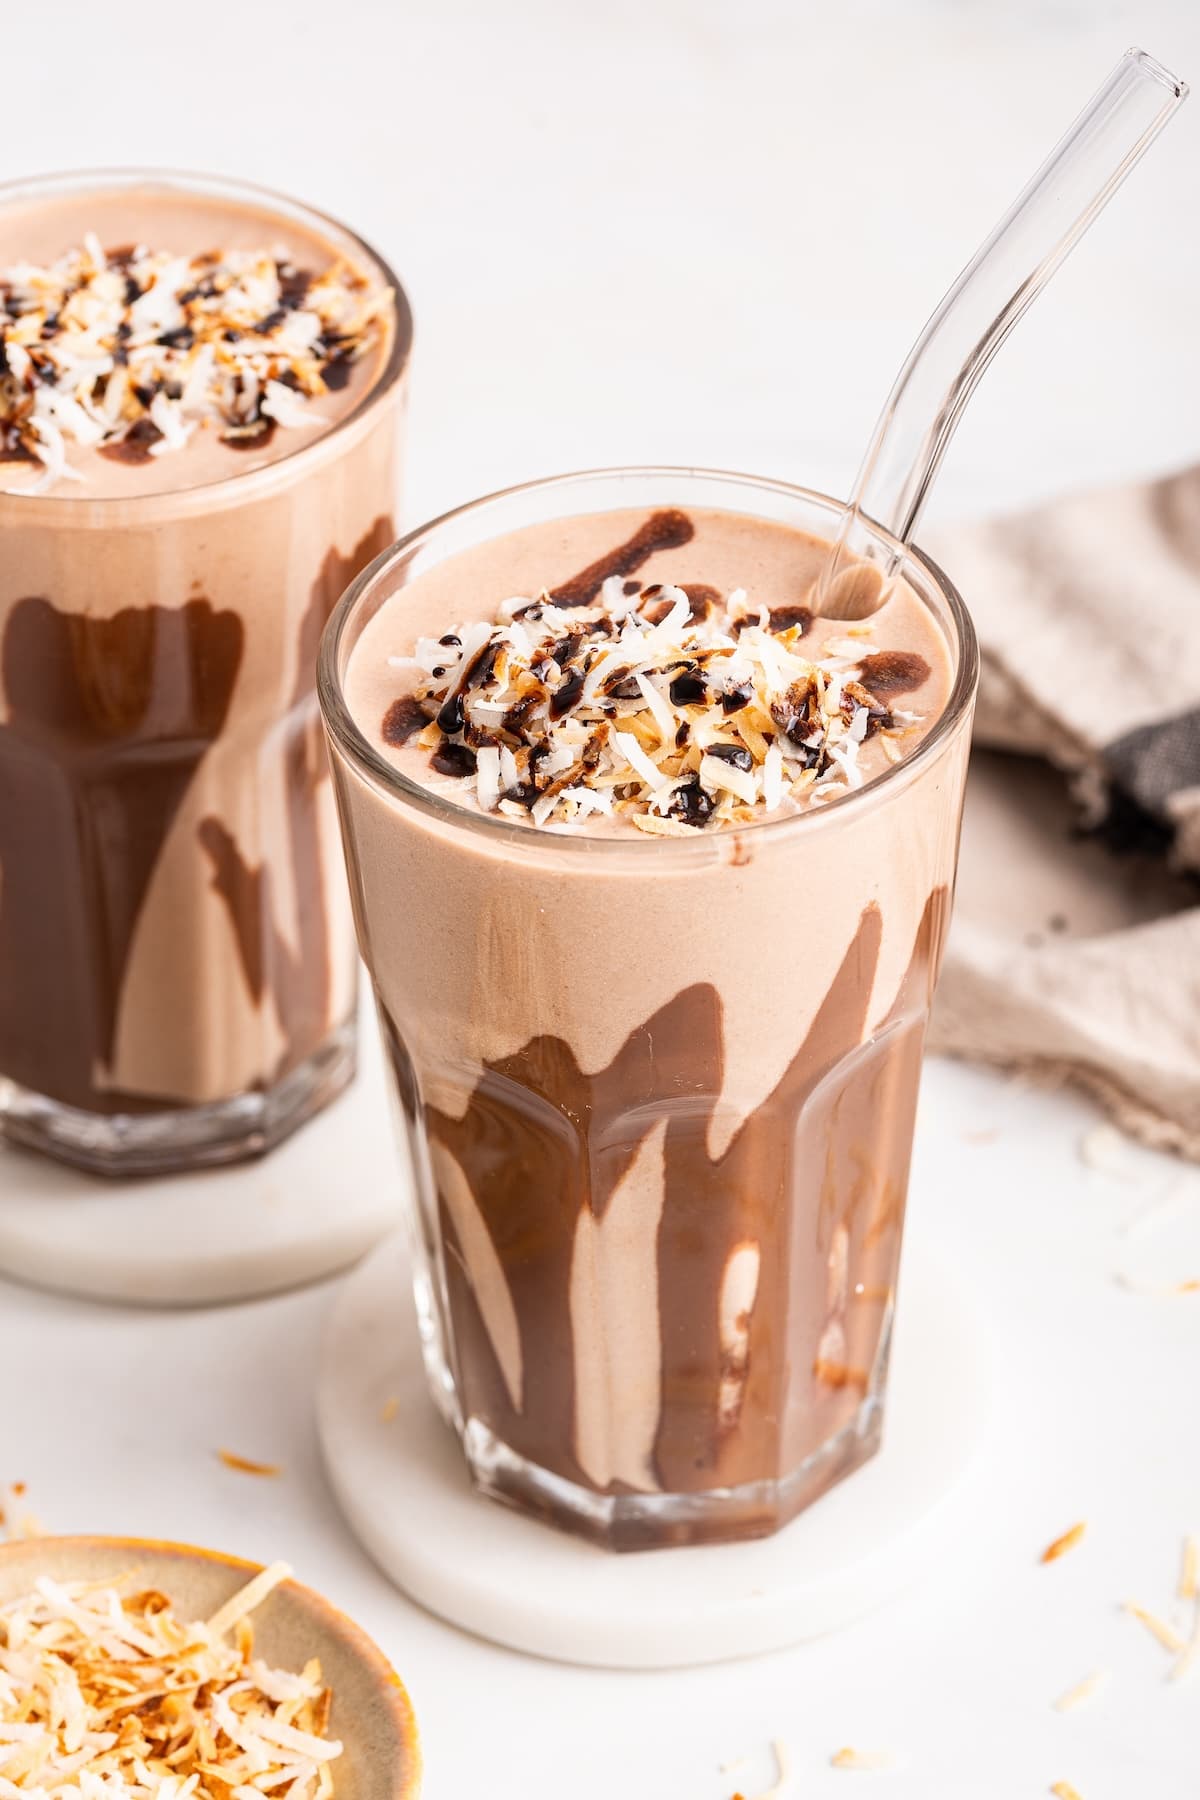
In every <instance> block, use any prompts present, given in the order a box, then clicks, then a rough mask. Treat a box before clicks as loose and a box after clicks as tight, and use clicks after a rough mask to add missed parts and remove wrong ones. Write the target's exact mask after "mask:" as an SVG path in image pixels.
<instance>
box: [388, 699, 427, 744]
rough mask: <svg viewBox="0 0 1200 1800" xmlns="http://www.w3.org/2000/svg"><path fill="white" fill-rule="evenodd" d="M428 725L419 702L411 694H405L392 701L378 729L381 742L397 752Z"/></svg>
mask: <svg viewBox="0 0 1200 1800" xmlns="http://www.w3.org/2000/svg"><path fill="white" fill-rule="evenodd" d="M428 723H429V714H428V713H427V712H426V711H425V708H424V707H423V706H422V705H421V702H420V701H419V700H415V699H414V698H413V696H412V695H411V694H405V695H403V696H402V697H401V698H400V699H399V700H393V701H392V704H391V705H390V706H389V707H388V709H387V711H386V712H385V713H384V715H383V725H382V726H381V728H380V729H381V731H382V734H383V741H384V743H385V744H391V746H392V747H393V749H397V750H398V749H399V748H400V746H401V745H402V744H407V742H408V740H409V738H411V737H416V735H417V733H418V731H424V729H425V727H426V726H427V725H428Z"/></svg>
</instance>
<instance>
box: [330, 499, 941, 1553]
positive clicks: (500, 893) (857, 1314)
mask: <svg viewBox="0 0 1200 1800" xmlns="http://www.w3.org/2000/svg"><path fill="white" fill-rule="evenodd" d="M664 508H670V509H677V511H676V516H677V513H678V510H679V509H681V510H682V511H683V512H684V513H691V512H695V513H696V514H697V516H699V514H700V512H701V511H703V510H704V509H715V510H716V511H717V512H719V513H720V514H721V515H722V516H728V515H740V522H739V525H738V529H739V531H741V532H742V535H743V537H745V538H746V541H747V543H752V540H753V535H754V532H755V530H757V529H758V528H759V527H760V526H761V527H762V529H763V530H768V531H769V530H771V529H773V528H777V527H779V526H786V527H792V528H794V529H795V530H796V531H797V532H800V533H806V534H815V535H816V536H818V537H820V538H821V539H823V540H828V539H830V538H832V537H833V536H834V535H835V534H836V530H837V527H838V524H839V522H840V519H841V516H842V511H843V509H842V507H841V505H840V504H839V503H837V502H835V501H833V500H830V499H827V498H825V497H824V496H822V495H819V494H815V493H810V492H805V491H802V490H800V489H797V488H793V487H789V486H786V485H784V484H782V483H778V482H771V481H763V480H755V479H751V478H748V477H744V476H736V475H724V474H712V473H704V472H698V471H694V470H690V471H679V470H664V469H647V470H625V471H610V472H602V473H596V474H588V475H580V476H567V477H563V478H561V479H558V480H552V481H547V482H541V483H536V484H533V485H531V486H528V487H524V488H518V489H514V490H512V491H510V492H507V493H503V494H498V495H495V496H493V497H491V498H489V499H485V500H481V501H479V502H477V503H476V504H474V505H471V506H467V507H464V508H462V509H461V510H459V511H457V512H454V513H450V514H448V515H446V516H445V517H444V518H442V519H439V520H437V521H435V522H434V523H433V524H431V525H428V526H426V527H425V528H424V529H422V530H420V531H416V532H414V533H413V534H412V535H410V536H409V537H406V538H405V539H404V540H403V541H402V542H401V543H399V544H398V545H397V546H395V547H394V548H393V549H392V550H390V551H388V552H387V553H385V555H383V556H382V557H380V558H379V559H377V561H376V562H375V563H374V564H373V565H372V567H371V568H370V569H368V570H367V571H366V572H365V573H364V574H363V575H362V576H360V577H359V579H358V580H357V581H356V582H354V583H353V584H352V586H351V588H350V589H349V591H348V593H347V594H346V596H345V598H344V599H343V600H342V602H341V604H340V606H339V607H338V609H337V612H336V613H335V615H334V617H333V619H332V621H331V623H330V626H329V628H328V630H327V632H326V634H325V638H324V641H323V645H322V654H321V662H320V672H319V690H320V696H321V703H322V707H323V710H324V715H325V721H326V727H327V731H328V734H329V740H330V744H331V747H332V753H333V765H334V777H335V787H336V792H337V798H338V805H339V809H340V813H341V821H342V831H343V836H344V840H345V845H346V851H347V858H348V862H349V868H350V879H351V888H352V893H353V901H354V909H355V918H356V923H357V928H358V934H359V943H360V947H361V949H362V953H363V956H364V958H365V960H366V964H367V967H368V970H369V972H370V975H371V979H372V982H373V984H374V989H375V995H376V999H377V1002H378V1008H379V1016H380V1021H381V1025H382V1030H383V1037H384V1043H385V1046H386V1050H387V1054H388V1058H389V1061H390V1064H391V1069H392V1075H393V1080H394V1085H395V1093H396V1096H397V1099H398V1102H399V1105H398V1108H397V1114H398V1117H399V1118H400V1120H401V1137H402V1152H403V1155H404V1157H405V1158H406V1159H407V1161H408V1162H409V1163H410V1165H411V1175H412V1191H413V1192H414V1193H415V1196H416V1201H415V1209H414V1213H413V1217H412V1220H411V1224H412V1240H413V1246H414V1281H415V1290H416V1304H417V1310H418V1313H419V1318H420V1323H421V1329H422V1334H423V1341H424V1349H425V1356H426V1362H427V1369H428V1374H429V1378H430V1382H431V1386H432V1390H433V1394H434V1397H435V1400H436V1401H437V1403H438V1404H439V1406H440V1407H441V1409H442V1411H443V1413H444V1415H445V1416H446V1418H447V1419H448V1420H449V1421H450V1423H451V1424H452V1425H453V1427H454V1429H455V1430H456V1431H457V1433H458V1435H459V1437H460V1439H461V1442H462V1447H463V1450H464V1452H465V1455H466V1458H467V1461H468V1463H469V1465H470V1469H471V1474H472V1476H473V1479H474V1481H475V1482H476V1484H477V1485H478V1486H479V1487H480V1488H481V1489H483V1490H484V1491H486V1492H488V1493H490V1494H492V1495H495V1496H498V1497H500V1498H502V1499H504V1500H506V1501H508V1502H510V1503H513V1504H515V1505H517V1506H519V1507H521V1508H524V1509H525V1510H528V1511H530V1512H532V1513H535V1514H538V1515H540V1516H543V1517H545V1518H548V1519H551V1520H553V1521H555V1522H556V1523H558V1524H560V1525H563V1526H566V1527H567V1528H568V1529H571V1530H574V1531H577V1532H579V1533H582V1534H584V1535H586V1536H588V1537H591V1538H593V1539H595V1540H597V1541H598V1542H600V1543H602V1544H604V1545H607V1546H610V1547H613V1548H628V1547H635V1546H642V1545H661V1544H676V1543H694V1542H708V1541H718V1540H722V1539H732V1538H740V1537H750V1536H755V1535H760V1534H764V1533H767V1532H770V1531H773V1530H775V1529H776V1528H777V1527H778V1526H780V1525H781V1524H782V1523H784V1522H785V1521H786V1520H788V1519H789V1518H791V1517H792V1516H793V1515H794V1514H795V1513H797V1512H798V1511H799V1510H800V1509H801V1508H803V1507H804V1506H806V1505H808V1504H809V1503H810V1502H811V1501H812V1500H814V1499H815V1498H816V1497H817V1496H818V1495H820V1494H821V1493H823V1492H824V1491H825V1490H826V1489H827V1488H829V1487H830V1486H831V1485H832V1484H833V1483H834V1482H836V1481H838V1480H839V1479H841V1478H842V1477H843V1476H844V1475H846V1474H847V1473H848V1472H849V1471H851V1470H852V1469H854V1468H855V1467H857V1466H858V1465H859V1464H860V1463H862V1462H863V1461H864V1460H865V1459H866V1458H868V1457H869V1456H870V1455H871V1454H872V1453H873V1452H874V1450H875V1449H876V1447H877V1446H878V1444H879V1441H880V1433H881V1426H882V1419H883V1408H884V1400H885V1393H886V1382H887V1365H888V1349H889V1344H890V1342H891V1335H892V1322H893V1317H894V1312H895V1306H896V1294H897V1279H898V1274H899V1267H900V1246H901V1230H902V1225H903V1219H904V1209H905V1198H906V1190H907V1185H908V1170H909V1157H910V1151H911V1145H912V1136H913V1120H914V1109H915V1105H916V1098H917V1086H918V1080H919V1076H920V1067H921V1053H922V1041H923V1037H924V1033H925V1026H926V1019H927V1016H928V1012H929V1006H930V999H931V995H932V992H933V986H934V981H935V978H936V975H937V970H938V964H939V959H940V956H941V950H942V944H943V939H944V935H945V930H946V924H947V919H948V915H949V910H950V902H951V894H952V889H953V884H954V876H955V862H956V855H957V845H958V829H959V815H960V807H961V800H962V791H963V779H964V773H965V768H966V760H967V751H968V740H969V728H970V721H971V713H972V707H973V703H974V694H975V684H976V673H977V657H976V646H975V639H974V635H973V632H972V629H971V624H970V621H969V618H968V616H967V613H966V611H965V609H964V607H963V604H962V602H961V600H960V599H959V597H958V595H957V594H956V592H955V590H954V588H953V587H952V586H951V585H950V583H949V582H948V581H947V579H946V578H945V576H944V575H943V574H942V573H941V572H940V571H939V570H938V569H937V568H936V567H935V566H934V565H933V564H932V563H931V562H929V561H928V559H927V558H925V557H924V556H923V555H921V554H920V552H918V551H915V550H913V551H910V552H908V553H907V555H906V558H905V561H904V571H903V573H904V579H905V580H906V581H907V583H908V587H909V589H910V590H911V593H912V595H913V596H915V604H916V606H917V610H918V611H919V613H920V615H921V618H922V620H923V621H924V623H925V624H926V625H927V627H928V629H929V631H930V632H931V633H932V634H934V635H935V636H936V637H937V638H938V639H939V641H944V645H945V650H946V658H947V661H946V669H947V683H948V685H947V689H946V696H947V697H946V700H945V704H944V706H943V708H942V710H941V714H940V717H938V719H937V722H936V723H935V724H933V726H932V728H931V729H930V730H929V731H928V733H927V735H926V736H925V737H924V738H923V740H922V741H921V742H920V744H919V745H918V747H917V748H916V749H915V750H914V751H913V753H912V754H911V755H909V756H907V757H906V758H905V759H904V760H901V761H897V762H896V763H895V764H894V766H891V767H889V768H887V769H886V771H885V772H884V773H883V774H882V775H881V776H880V777H879V778H878V779H876V780H874V781H872V782H870V783H869V784H868V785H866V786H864V787H863V788H861V789H860V790H858V791H851V792H848V793H846V794H845V795H844V796H843V797H841V798H836V799H832V800H830V801H829V802H828V803H827V804H825V805H824V806H823V807H820V808H815V809H813V810H810V811H807V812H802V813H796V814H793V815H791V816H779V817H767V818H764V819H763V820H762V821H761V822H758V823H754V824H748V825H746V826H744V827H741V828H736V829H729V830H720V831H714V832H705V831H696V832H693V833H691V834H689V835H687V836H670V837H658V836H656V837H644V836H642V835H641V834H639V833H638V832H624V833H621V832H608V833H600V834H598V835H588V834H585V833H574V834H567V833H562V832H553V831H539V830H535V829H532V828H530V827H529V826H528V825H524V824H521V823H518V822H515V821H514V820H512V819H510V818H507V817H504V816H501V815H498V814H495V813H485V812H481V811H479V810H477V809H472V808H469V807H466V806H463V805H460V804H456V803H455V802H454V801H453V799H452V798H448V797H447V795H446V793H445V792H439V791H434V789H433V788H431V786H430V785H428V784H426V783H424V782H422V781H420V780H416V779H412V778H411V777H410V776H409V775H408V774H406V773H405V772H404V771H403V770H401V769H399V768H398V767H397V766H396V764H395V761H394V760H392V759H390V758H389V757H387V756H385V755H383V754H381V751H380V747H379V740H378V721H377V720H376V719H375V718H374V717H370V718H367V717H365V716H362V713H361V710H360V712H359V713H357V714H356V712H355V710H354V707H353V705H352V703H351V702H349V701H348V699H347V691H348V686H349V687H351V688H352V687H353V683H348V673H349V671H350V670H351V666H352V664H353V661H354V658H355V652H356V647H357V646H358V645H359V644H360V642H361V640H362V638H363V634H364V632H365V631H366V630H367V628H368V627H369V626H370V624H371V622H372V621H373V620H375V619H376V618H377V617H378V616H379V615H380V613H381V609H383V608H386V607H392V608H399V609H400V611H399V613H398V614H397V615H396V616H397V617H403V618H406V619H407V620H408V624H409V626H410V627H411V631H412V633H413V634H414V635H415V634H425V635H433V636H436V635H437V634H438V633H439V632H446V633H449V632H451V631H452V630H453V629H454V626H455V625H456V624H457V623H458V622H459V621H461V620H462V619H463V618H464V617H470V616H471V615H470V614H469V612H467V611H466V608H467V606H468V605H469V601H470V596H471V593H472V591H473V589H476V590H477V588H478V585H479V581H480V578H481V574H486V572H487V570H488V568H489V560H490V559H491V560H493V561H494V563H495V567H496V569H497V571H500V570H501V568H502V566H503V569H504V572H503V573H501V572H497V573H496V576H495V582H494V584H493V585H494V586H495V591H496V595H497V597H499V596H501V595H503V594H504V593H517V594H525V593H528V592H530V589H529V588H528V587H526V586H523V585H521V586H515V587H514V586H510V585H508V574H507V566H508V565H509V564H510V563H511V561H512V558H513V556H514V555H520V556H525V557H526V563H525V566H526V567H531V566H534V564H536V563H538V560H539V559H538V558H537V557H534V559H533V563H530V561H529V558H528V556H527V555H526V553H527V552H531V547H532V549H535V550H537V549H539V548H540V550H541V551H544V552H545V554H544V556H541V558H540V562H541V566H550V567H554V568H556V569H557V570H558V571H560V572H561V573H563V574H565V573H567V572H569V570H570V568H571V567H572V566H573V565H574V564H577V563H579V562H581V561H586V560H587V559H586V558H584V557H581V556H580V555H578V554H577V551H576V548H574V547H573V539H574V537H575V535H576V527H577V525H578V523H579V521H580V519H581V517H583V516H584V515H587V517H588V518H591V517H592V515H596V514H605V513H608V512H617V511H620V512H621V514H622V516H627V515H628V514H629V512H630V509H644V511H645V513H647V514H654V513H656V512H660V511H661V509H664ZM739 541H740V540H739ZM809 541H810V544H811V539H810V540H809ZM513 546H517V550H516V551H514V548H513ZM522 546H523V547H524V548H522ZM451 559H461V567H462V568H463V569H464V570H466V571H468V574H467V575H465V576H464V577H463V579H462V580H461V581H460V580H457V579H450V580H447V581H443V582H441V583H440V584H439V586H438V588H437V591H438V592H439V593H440V594H442V595H443V596H446V595H449V599H446V598H443V599H442V600H440V601H439V602H438V607H444V608H447V609H448V608H449V607H450V606H456V607H457V608H458V609H459V610H458V611H457V614H456V615H455V614H452V613H451V612H450V611H449V610H443V611H441V613H440V615H439V612H438V607H434V608H433V610H432V611H431V608H430V605H429V604H427V603H425V602H424V601H423V600H422V594H423V593H424V592H426V591H429V584H428V583H426V584H425V587H424V588H422V587H421V586H420V585H419V584H420V583H421V579H422V577H425V576H429V575H430V574H431V573H432V572H436V571H437V570H438V569H439V568H441V567H442V566H443V565H448V566H449V565H450V563H451ZM455 566H458V565H457V564H456V565H455ZM663 568H664V573H663V575H662V576H659V577H658V579H670V578H671V577H670V575H669V572H668V571H669V559H665V560H664V564H663ZM450 573H451V574H453V567H451V569H450ZM414 584H418V585H414ZM410 588H411V589H412V593H411V597H410V596H409V594H408V593H407V590H408V589H410ZM455 641H457V640H455Z"/></svg>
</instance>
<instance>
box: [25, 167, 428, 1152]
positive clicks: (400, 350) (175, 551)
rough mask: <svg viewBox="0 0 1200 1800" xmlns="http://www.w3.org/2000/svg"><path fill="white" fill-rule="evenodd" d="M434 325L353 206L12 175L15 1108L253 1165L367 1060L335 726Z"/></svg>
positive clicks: (104, 1138) (34, 1118)
mask: <svg viewBox="0 0 1200 1800" xmlns="http://www.w3.org/2000/svg"><path fill="white" fill-rule="evenodd" d="M410 341H411V319H410V316H409V313H408V308H407V303H406V301H405V298H404V295H403V292H402V291H401V289H400V288H399V286H398V284H397V282H396V280H395V277H394V276H393V274H392V272H391V271H390V269H388V267H387V265H386V264H385V263H383V262H382V260H381V259H380V258H379V257H378V256H376V255H375V253H374V252H373V251H372V250H371V249H370V248H369V246H367V245H366V244H365V243H363V242H362V241H361V240H360V239H358V238H357V237H355V236H354V235H353V234H352V233H351V232H349V231H348V230H347V229H346V228H345V227H343V226H341V225H339V224H338V223H337V222H336V221H334V220H332V219H328V218H326V217H324V216H323V215H320V214H317V213H314V212H311V211H310V210H309V209H307V208H305V207H303V206H301V205H299V204H297V203H295V202H292V201H290V200H287V199H286V198H283V197H281V196H277V195H274V194H268V193H264V192H262V191H260V190H257V189H254V188H251V187H248V186H246V185H244V184H241V183H237V182H229V181H224V180H221V179H219V178H214V179H209V178H194V177H189V176H175V175H158V174H154V173H142V172H137V171H133V172H128V171H125V172H116V173H112V174H107V173H100V174H94V175H93V174H88V175H80V176H64V177H51V178H47V179H45V180H41V181H34V182H28V183H21V184H15V185H13V186H11V187H8V188H4V189H0V346H2V361H0V534H2V538H3V542H4V546H5V554H4V556H3V557H2V558H0V794H2V795H3V801H2V803H0V1130H3V1131H4V1132H5V1133H6V1134H7V1135H9V1136H11V1137H12V1138H14V1139H17V1140H18V1141H20V1142H22V1143H24V1144H27V1145H30V1146H32V1147H35V1148H38V1149H42V1150H44V1151H47V1152H49V1153H50V1154H52V1155H55V1156H59V1157H62V1158H65V1159H67V1160H70V1161H74V1162H78V1163H81V1164H83V1165H85V1166H86V1167H88V1168H92V1169H96V1170H99V1171H102V1172H105V1173H113V1174H124V1173H133V1172H141V1171H149V1170H167V1169H173V1168H190V1167H193V1166H196V1165H198V1164H203V1163H209V1162H224V1161H230V1160H234V1159H236V1158H238V1157H242V1156H248V1155H252V1154H257V1153H259V1152H261V1151H263V1150H265V1149H267V1148H269V1147H270V1146H271V1145H272V1144H274V1143H277V1142H278V1141H279V1140H280V1139H281V1138H283V1137H284V1136H286V1135H287V1133H288V1132H290V1131H292V1130H293V1129H295V1127H296V1126H298V1125H299V1124H301V1123H302V1122H303V1121H304V1119H306V1118H307V1117H309V1116H310V1115H311V1114H312V1113H313V1112H314V1111H315V1110H317V1109H318V1108H319V1107H320V1106H322V1105H323V1104H324V1103H325V1102H326V1101H328V1100H329V1099H331V1098H332V1097H333V1096H334V1095H335V1094H337V1093H338V1092H340V1090H341V1089H342V1088H343V1087H344V1086H345V1084H346V1082H347V1081H348V1080H349V1079H350V1077H351V1075H352V1073H353V1070H354V1054H355V1050H354V1046H355V1038H354V1015H355V975H356V959H355V956H354V946H353V935H352V932H351V929H350V925H351V922H350V917H349V908H348V902H347V897H346V894H345V881H344V876H343V872H342V861H341V854H340V846H339V843H338V836H337V824H336V818H335V815H334V808H333V800H332V794H331V791H330V784H329V780H328V773H329V771H328V764H327V761H326V757H325V752H324V745H323V741H322V735H321V731H320V723H319V719H318V716H317V706H316V698H315V691H314V670H315V660H316V653H317V647H318V643H319V640H320V635H321V631H322V629H323V627H324V624H325V621H326V620H327V618H328V616H329V614H330V612H331V610H332V608H333V606H334V604H335V603H336V601H337V599H338V596H339V594H340V593H341V591H342V589H343V588H344V587H345V585H346V583H347V582H348V581H350V580H351V579H352V578H353V577H354V576H355V575H356V574H357V573H358V572H359V571H360V570H361V569H362V568H363V567H364V566H365V565H366V563H368V562H369V561H370V560H371V558H372V557H374V556H375V555H377V554H378V552H379V551H380V550H381V549H383V548H384V546H385V545H386V544H387V543H388V542H389V541H390V540H391V538H392V536H393V535H394V529H393V523H392V517H393V509H394V506H395V501H396V495H397V488H398V455H399V441H398V440H399V421H400V416H401V409H402V404H403V398H404V386H405V376H406V373H407V362H408V352H409V346H410Z"/></svg>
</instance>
